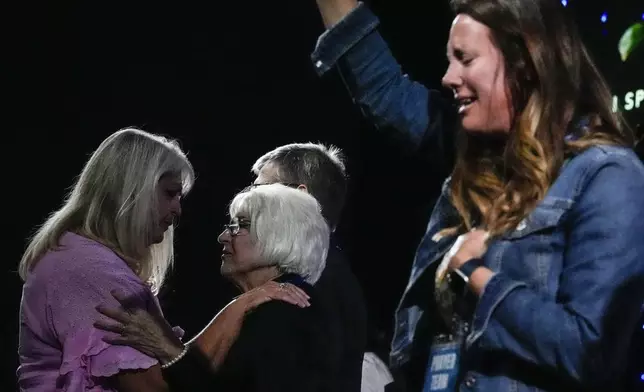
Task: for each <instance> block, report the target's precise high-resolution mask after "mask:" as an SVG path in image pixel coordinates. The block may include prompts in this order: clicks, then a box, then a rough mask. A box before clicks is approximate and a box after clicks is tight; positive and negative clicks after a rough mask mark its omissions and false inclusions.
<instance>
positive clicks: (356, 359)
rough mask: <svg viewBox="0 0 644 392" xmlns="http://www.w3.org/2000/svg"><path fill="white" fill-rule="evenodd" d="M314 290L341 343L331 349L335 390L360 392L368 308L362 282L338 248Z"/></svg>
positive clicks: (330, 253)
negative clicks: (325, 309)
mask: <svg viewBox="0 0 644 392" xmlns="http://www.w3.org/2000/svg"><path fill="white" fill-rule="evenodd" d="M315 289H316V291H317V294H318V298H319V300H320V301H321V302H323V303H324V306H325V307H326V308H327V313H328V316H327V317H328V322H329V324H330V328H331V333H332V334H333V336H334V339H331V340H332V341H337V342H339V345H336V346H334V347H332V348H331V350H332V354H331V355H332V356H333V363H334V369H335V370H334V374H335V381H334V384H335V385H337V389H335V391H338V392H359V391H360V385H361V381H362V360H363V357H364V352H365V348H366V346H367V309H366V305H365V301H364V296H363V293H362V288H361V287H360V283H358V279H357V278H356V276H355V275H354V274H353V272H352V271H351V267H350V265H349V263H348V261H347V260H346V259H345V258H344V255H343V254H342V251H341V250H340V249H339V248H338V247H337V246H334V245H332V246H331V247H330V248H329V255H328V257H327V261H326V267H325V268H324V272H322V276H321V277H320V279H319V280H318V282H317V283H316V284H315ZM336 339H337V340H336Z"/></svg>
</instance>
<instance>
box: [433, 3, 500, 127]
mask: <svg viewBox="0 0 644 392" xmlns="http://www.w3.org/2000/svg"><path fill="white" fill-rule="evenodd" d="M447 58H448V60H449V66H448V68H447V71H446V73H445V76H443V80H442V82H443V85H444V86H445V87H447V88H450V89H451V90H452V91H453V92H454V97H455V99H456V101H457V103H458V113H459V116H460V118H461V125H462V127H463V129H464V130H465V131H466V132H476V133H479V132H480V133H499V132H508V131H509V130H510V124H511V118H512V110H511V107H510V98H509V96H510V94H509V92H508V89H507V88H506V81H505V67H504V60H503V55H502V53H501V51H500V50H499V49H498V48H497V46H496V45H495V44H494V43H493V42H492V40H491V31H490V29H489V28H488V27H487V26H485V25H484V24H482V23H480V22H477V21H476V20H475V19H473V18H472V17H470V16H468V15H465V14H459V15H457V16H456V18H455V19H454V22H453V23H452V28H451V30H450V34H449V41H448V43H447Z"/></svg>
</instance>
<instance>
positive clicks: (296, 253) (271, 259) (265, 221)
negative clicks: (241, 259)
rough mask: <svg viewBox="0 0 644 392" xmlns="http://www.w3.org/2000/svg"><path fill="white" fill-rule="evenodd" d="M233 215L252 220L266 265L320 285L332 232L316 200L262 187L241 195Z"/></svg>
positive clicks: (281, 187) (278, 186)
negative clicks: (318, 282)
mask: <svg viewBox="0 0 644 392" xmlns="http://www.w3.org/2000/svg"><path fill="white" fill-rule="evenodd" d="M229 213H230V216H231V217H240V216H243V217H246V218H248V219H250V235H251V238H252V239H253V241H254V242H255V244H256V246H258V247H259V254H260V258H261V263H264V264H263V265H265V266H271V265H275V266H277V267H278V269H279V270H280V271H281V272H284V273H295V274H298V275H300V276H302V278H304V279H305V280H306V281H307V282H308V283H310V284H315V282H317V281H318V279H319V278H320V275H321V274H322V271H323V270H324V267H325V265H326V257H327V253H328V251H329V235H330V231H329V226H328V225H327V223H326V221H325V220H324V217H323V216H322V213H321V210H320V205H319V204H318V202H317V200H315V198H314V197H313V196H311V195H309V194H308V193H306V192H304V191H300V190H297V189H293V188H289V187H287V186H284V185H281V184H271V185H262V186H258V187H254V188H251V189H250V190H247V191H244V192H241V193H239V194H237V196H235V198H234V199H233V201H232V202H231V204H230V211H229Z"/></svg>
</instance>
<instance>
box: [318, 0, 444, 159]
mask: <svg viewBox="0 0 644 392" xmlns="http://www.w3.org/2000/svg"><path fill="white" fill-rule="evenodd" d="M317 4H318V9H319V10H320V14H321V15H322V20H323V21H324V24H325V26H326V28H327V30H326V31H325V32H324V33H323V34H322V36H320V38H319V39H318V43H317V45H316V48H315V51H314V52H313V54H312V55H311V59H312V61H313V65H314V66H315V69H316V71H317V73H318V74H319V75H323V74H324V73H326V72H327V71H329V70H330V69H332V68H334V67H337V68H338V70H339V71H340V74H341V75H342V78H343V80H344V82H345V84H346V86H347V88H348V89H349V92H350V94H351V97H352V98H353V100H354V102H355V103H357V104H358V105H359V106H360V108H361V109H362V111H363V112H364V114H365V115H366V116H367V118H369V119H370V120H371V121H372V122H373V124H374V125H375V126H376V127H390V128H393V129H396V130H398V131H399V132H401V133H403V134H406V135H407V136H408V138H409V139H410V140H411V141H412V142H414V143H415V144H416V145H419V144H421V143H422V142H424V141H427V142H429V143H431V144H432V145H435V146H436V147H438V148H442V147H443V146H442V145H443V144H444V141H443V140H442V139H443V133H444V130H447V131H448V132H451V129H452V123H453V118H454V117H453V114H452V113H451V112H452V111H451V110H449V108H447V107H446V104H445V102H444V100H443V99H442V97H441V95H440V93H439V92H438V91H436V90H430V89H428V88H427V87H425V86H423V85H422V84H420V83H417V82H414V81H412V80H410V79H409V78H408V77H407V76H406V75H404V74H403V73H402V70H401V68H400V65H399V64H398V63H397V62H396V59H395V58H394V57H393V55H392V53H391V51H390V50H389V47H388V46H387V44H386V42H385V41H384V40H383V39H382V37H381V36H380V34H379V33H378V31H377V27H378V24H379V20H378V18H377V17H376V16H375V15H374V14H373V13H372V12H371V11H370V10H369V9H368V8H367V7H366V6H365V5H364V4H363V3H361V2H358V1H356V0H317Z"/></svg>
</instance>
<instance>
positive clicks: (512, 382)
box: [312, 0, 644, 392]
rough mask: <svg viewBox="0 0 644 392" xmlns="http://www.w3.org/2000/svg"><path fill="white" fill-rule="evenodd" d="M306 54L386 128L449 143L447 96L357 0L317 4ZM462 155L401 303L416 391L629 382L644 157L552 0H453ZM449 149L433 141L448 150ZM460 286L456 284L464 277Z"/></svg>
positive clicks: (642, 265) (400, 341) (638, 294)
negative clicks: (421, 75) (317, 23)
mask: <svg viewBox="0 0 644 392" xmlns="http://www.w3.org/2000/svg"><path fill="white" fill-rule="evenodd" d="M317 3H318V8H319V9H320V12H321V14H322V17H323V20H324V23H325V25H326V27H327V31H326V32H325V33H324V34H323V35H322V36H321V37H320V39H319V40H318V44H317V47H316V49H315V52H314V53H313V55H312V60H313V64H314V66H315V68H316V70H317V71H318V73H319V74H324V73H325V72H326V71H328V70H329V69H331V68H333V67H336V66H337V68H338V69H339V71H340V72H341V75H342V76H343V79H344V81H345V84H346V85H347V87H348V88H349V90H350V93H351V95H352V97H353V99H354V100H355V102H356V103H358V104H359V105H360V107H361V108H362V109H363V110H364V112H365V113H366V114H367V115H368V116H369V117H370V118H371V119H372V120H373V122H374V123H375V125H376V126H378V127H389V128H394V129H397V130H400V131H403V132H405V133H407V134H408V135H409V137H410V138H411V139H412V140H414V141H415V142H417V143H418V144H420V143H421V142H424V143H428V144H430V145H432V146H435V147H437V149H436V150H439V149H440V146H442V145H444V142H443V140H446V139H448V137H446V135H449V133H451V132H454V131H453V128H452V127H451V124H449V119H450V118H451V116H452V115H453V114H454V113H453V107H452V106H448V105H444V104H443V102H442V99H441V97H440V94H439V93H438V92H437V91H434V90H428V89H427V88H425V87H424V86H422V85H420V84H418V83H416V82H414V81H412V80H410V79H408V78H407V77H406V76H405V75H403V74H402V73H401V70H400V67H399V65H398V64H397V63H396V61H395V59H394V58H393V56H392V54H391V52H390V51H389V48H388V47H387V45H386V43H385V42H384V41H383V39H382V38H381V36H380V35H379V33H378V32H377V30H376V28H377V26H378V23H379V21H378V19H377V17H376V16H375V15H374V14H372V13H371V12H370V11H369V10H368V9H367V7H365V6H364V4H362V3H358V2H356V1H355V0H317ZM452 8H453V10H454V13H455V15H456V17H455V19H454V21H453V24H452V27H451V31H450V35H449V41H448V43H447V57H448V60H449V67H448V69H447V71H446V73H445V76H444V77H443V80H442V82H443V85H444V86H445V87H447V88H449V89H451V90H452V91H453V93H454V98H455V100H456V104H457V113H456V114H457V121H456V124H455V125H456V129H457V132H455V134H456V140H457V149H456V163H455V167H454V168H453V171H452V173H451V175H450V177H449V178H448V179H447V181H446V182H445V184H444V186H443V192H442V195H441V197H440V198H439V200H438V202H437V204H436V206H435V208H434V211H433V213H432V216H431V218H430V219H429V224H428V227H427V231H426V234H425V236H424V237H423V239H422V240H421V242H420V245H419V246H418V249H417V253H416V259H415V261H414V264H413V268H412V271H411V276H410V280H409V283H408V285H407V288H406V290H405V293H404V294H403V297H402V299H401V301H400V304H399V306H398V309H397V311H396V316H395V318H396V325H395V332H394V339H393V342H392V351H391V365H392V367H393V368H394V369H400V371H401V372H403V373H404V374H405V375H406V378H407V381H408V385H409V386H410V388H409V390H414V391H418V390H421V389H422V390H423V391H430V390H436V391H440V390H460V391H466V390H467V391H469V390H472V391H494V392H503V391H535V390H541V391H576V390H602V391H619V390H622V389H623V384H624V380H623V369H624V368H625V361H626V357H627V355H626V353H627V351H628V349H629V343H630V342H631V337H632V335H633V332H634V329H635V327H636V320H637V318H638V315H639V311H640V306H641V304H642V301H643V299H644V282H643V276H644V167H643V165H642V164H641V162H640V161H639V159H638V158H637V156H636V155H635V154H634V153H633V151H632V145H633V140H634V138H633V135H632V132H631V131H630V130H629V129H628V127H627V126H626V125H624V124H623V123H622V119H621V117H620V116H619V114H616V113H613V112H612V110H611V94H610V91H609V89H608V87H607V85H606V83H605V82H604V79H603V78H602V76H601V75H600V73H599V72H598V70H597V68H596V67H595V65H594V64H593V62H592V60H591V59H590V57H589V55H588V52H587V50H586V49H585V47H584V45H583V43H582V41H581V39H580V37H579V34H578V32H577V29H576V27H575V26H574V25H573V24H572V22H571V21H570V20H569V19H568V18H567V17H566V15H564V12H563V7H561V5H560V4H559V2H558V1H555V0H453V1H452ZM439 152H440V151H436V153H439ZM459 283H460V287H459Z"/></svg>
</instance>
